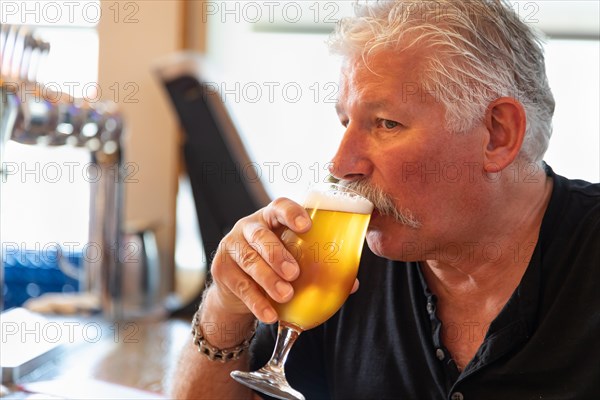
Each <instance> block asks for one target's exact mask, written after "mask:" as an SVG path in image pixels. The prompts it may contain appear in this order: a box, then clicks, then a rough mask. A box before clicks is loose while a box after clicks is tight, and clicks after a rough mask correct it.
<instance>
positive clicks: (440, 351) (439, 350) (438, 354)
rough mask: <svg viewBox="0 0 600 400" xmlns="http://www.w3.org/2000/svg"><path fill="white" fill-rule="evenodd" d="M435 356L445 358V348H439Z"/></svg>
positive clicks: (440, 358)
mask: <svg viewBox="0 0 600 400" xmlns="http://www.w3.org/2000/svg"><path fill="white" fill-rule="evenodd" d="M435 356H436V357H437V358H438V360H440V361H442V360H443V359H444V358H446V354H444V350H442V349H437V350H436V351H435Z"/></svg>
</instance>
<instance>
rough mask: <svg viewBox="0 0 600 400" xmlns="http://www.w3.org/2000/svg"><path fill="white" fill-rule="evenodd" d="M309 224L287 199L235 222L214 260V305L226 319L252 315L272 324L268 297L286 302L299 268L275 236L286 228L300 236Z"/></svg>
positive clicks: (305, 215) (273, 316) (274, 316)
mask: <svg viewBox="0 0 600 400" xmlns="http://www.w3.org/2000/svg"><path fill="white" fill-rule="evenodd" d="M311 224H312V223H311V220H310V218H309V216H308V213H307V212H306V210H304V208H303V207H302V206H300V205H299V204H297V203H295V202H293V201H291V200H289V199H286V198H279V199H277V200H274V201H273V202H271V203H270V204H269V205H268V206H266V207H265V208H263V209H261V210H259V211H257V212H256V213H254V214H252V215H250V216H248V217H245V218H242V219H241V220H239V221H238V222H237V223H236V224H235V226H234V227H233V229H232V230H231V232H229V233H228V234H227V235H226V236H225V237H224V238H223V240H222V241H221V244H220V245H219V248H218V251H217V253H216V254H215V257H214V259H213V263H212V268H211V271H212V275H213V279H214V281H213V286H212V288H211V289H212V291H213V293H212V295H213V296H216V298H215V297H213V299H212V300H213V301H212V302H213V304H215V303H217V304H218V305H219V308H221V309H222V310H224V311H225V310H226V311H227V312H228V313H230V314H247V313H250V312H251V313H252V314H254V315H255V316H256V317H257V318H258V319H259V320H261V321H262V322H265V323H273V322H275V321H277V313H276V311H275V309H274V308H273V307H272V305H271V303H270V302H269V300H268V297H270V298H271V299H273V300H274V301H276V302H279V303H285V302H287V301H289V300H290V299H291V298H292V296H293V294H294V290H293V288H292V285H291V284H290V282H291V281H293V280H294V279H296V278H297V277H298V275H299V267H298V264H297V262H296V260H295V259H294V257H293V256H292V255H291V254H290V253H289V252H288V251H287V250H286V249H285V247H284V246H283V243H282V242H281V239H280V238H279V235H278V233H281V232H282V231H283V229H285V228H289V229H291V230H293V231H294V232H296V233H303V232H306V231H308V230H309V229H310V227H311ZM267 296H268V297H267Z"/></svg>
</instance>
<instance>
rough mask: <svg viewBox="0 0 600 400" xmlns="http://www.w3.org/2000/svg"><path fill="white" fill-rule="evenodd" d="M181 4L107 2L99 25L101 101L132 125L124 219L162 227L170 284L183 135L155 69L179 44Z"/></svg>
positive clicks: (172, 1)
mask: <svg viewBox="0 0 600 400" xmlns="http://www.w3.org/2000/svg"><path fill="white" fill-rule="evenodd" d="M183 4H184V3H183V1H175V0H152V1H143V0H140V1H127V2H115V1H113V0H103V1H102V18H101V19H100V23H99V25H98V33H99V45H100V57H99V60H100V65H99V69H98V73H99V79H98V82H99V86H100V88H101V89H102V98H103V99H105V100H113V101H114V100H116V102H117V104H118V106H119V108H120V110H121V111H122V112H123V113H124V116H125V118H126V122H127V137H126V139H125V158H126V163H128V164H127V165H128V167H129V169H128V173H130V174H131V175H128V177H129V178H130V179H129V180H130V181H133V182H130V183H126V185H125V186H126V189H125V196H126V199H125V219H126V221H127V223H128V224H132V223H135V224H138V223H142V224H145V223H147V224H152V225H154V226H156V227H157V229H156V233H157V239H158V242H159V251H160V254H161V262H162V266H163V269H164V270H165V271H168V273H167V274H166V275H164V276H163V277H164V279H167V280H168V282H167V286H168V287H170V286H171V285H172V279H173V276H172V271H173V256H174V232H175V196H176V191H177V160H178V146H177V142H178V137H179V133H178V127H177V123H176V120H175V115H174V114H173V112H172V110H171V108H170V104H169V103H168V101H167V97H166V93H165V92H163V89H162V87H161V86H160V84H159V82H158V81H157V80H156V79H155V77H154V76H153V74H152V71H151V68H152V64H153V62H155V60H156V59H157V58H160V57H161V56H163V55H165V54H169V53H172V52H174V51H177V50H179V49H180V48H181V45H182V38H183V35H182V10H183ZM115 85H116V86H115ZM117 89H118V91H117ZM117 93H118V94H117Z"/></svg>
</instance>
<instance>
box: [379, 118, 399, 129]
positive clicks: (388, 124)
mask: <svg viewBox="0 0 600 400" xmlns="http://www.w3.org/2000/svg"><path fill="white" fill-rule="evenodd" d="M377 125H379V126H380V127H382V128H385V129H394V128H395V127H397V126H398V125H400V124H399V123H398V122H396V121H391V120H389V119H380V120H379V121H378V124H377Z"/></svg>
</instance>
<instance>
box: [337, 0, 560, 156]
mask: <svg viewBox="0 0 600 400" xmlns="http://www.w3.org/2000/svg"><path fill="white" fill-rule="evenodd" d="M363 3H364V4H363ZM363 3H360V4H357V5H356V6H355V9H356V10H355V11H356V16H355V17H349V18H344V19H342V20H341V21H340V23H339V24H338V26H337V28H336V30H335V32H334V33H333V34H332V36H331V38H330V48H331V50H332V51H333V52H334V53H338V54H341V55H343V56H344V57H347V58H352V57H357V56H359V57H362V58H363V60H364V62H365V63H366V64H367V65H368V60H369V57H370V56H372V55H374V54H376V53H377V52H379V51H382V50H387V51H389V50H392V51H394V50H395V51H402V50H405V49H409V48H412V47H416V46H418V47H420V48H428V49H430V50H431V51H429V52H428V53H427V59H426V62H425V65H423V70H422V71H421V73H422V82H421V84H422V85H423V87H422V89H423V90H425V91H427V92H428V93H433V94H435V96H436V97H437V99H438V100H439V101H441V102H442V104H444V106H445V108H446V124H447V127H448V129H450V130H451V131H453V132H464V131H466V130H468V129H469V128H471V127H472V126H473V125H474V124H475V123H476V122H478V121H482V120H483V117H484V115H485V111H486V109H487V107H488V105H489V103H490V102H491V101H493V100H495V99H496V98H498V97H503V96H508V97H513V98H515V99H517V100H518V101H520V102H521V104H523V107H524V108H525V113H526V116H527V129H526V133H525V139H524V142H523V146H522V148H521V152H520V154H519V158H520V159H521V160H524V161H532V162H537V161H539V160H541V159H542V157H543V155H544V153H545V152H546V149H547V148H548V141H549V139H550V136H551V134H552V115H553V113H554V97H553V96H552V92H551V90H550V87H549V85H548V79H547V77H546V68H545V63H544V54H543V48H542V44H541V38H540V36H539V35H538V34H537V33H536V32H535V31H534V30H533V29H532V28H530V27H529V26H527V25H526V24H525V23H523V22H522V21H521V20H520V19H519V17H518V15H516V14H515V12H514V11H513V10H512V9H511V7H510V5H509V4H508V3H507V2H505V1H503V0H466V1H465V0H423V1H414V0H413V1H376V2H375V1H368V2H363Z"/></svg>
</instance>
